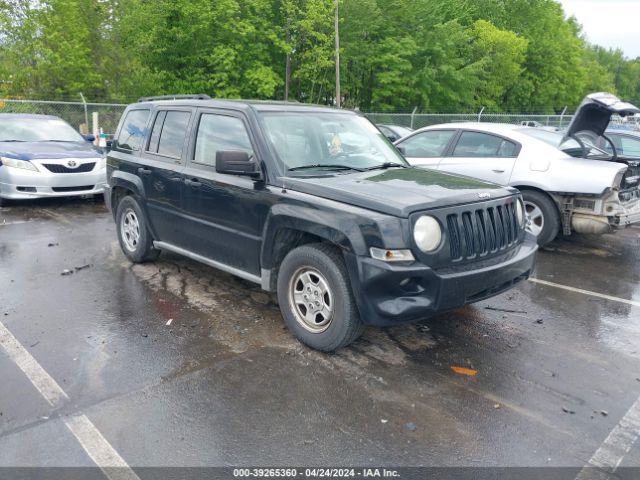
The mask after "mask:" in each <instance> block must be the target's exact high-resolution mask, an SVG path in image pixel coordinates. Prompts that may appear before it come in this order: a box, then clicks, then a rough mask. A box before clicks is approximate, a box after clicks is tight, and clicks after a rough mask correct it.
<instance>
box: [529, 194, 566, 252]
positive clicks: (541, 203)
mask: <svg viewBox="0 0 640 480" xmlns="http://www.w3.org/2000/svg"><path fill="white" fill-rule="evenodd" d="M521 191H522V199H523V200H524V205H525V211H526V212H527V215H528V216H530V222H531V224H530V227H528V229H529V230H530V231H531V230H532V229H533V230H535V232H533V231H532V233H534V234H536V232H537V234H536V240H537V242H538V245H539V246H541V247H544V246H545V245H547V244H548V243H550V242H552V241H553V240H554V239H555V238H556V237H557V236H558V232H559V231H560V212H559V211H558V207H557V206H556V204H555V202H554V201H553V200H552V199H551V197H549V196H548V195H547V194H545V193H543V192H539V191H537V190H526V189H523V190H521ZM532 214H533V216H532Z"/></svg>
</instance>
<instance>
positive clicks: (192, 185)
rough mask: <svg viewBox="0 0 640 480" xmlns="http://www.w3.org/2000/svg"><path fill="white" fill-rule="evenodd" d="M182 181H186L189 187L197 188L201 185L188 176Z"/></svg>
mask: <svg viewBox="0 0 640 480" xmlns="http://www.w3.org/2000/svg"><path fill="white" fill-rule="evenodd" d="M184 183H186V184H187V185H189V186H190V187H193V188H198V187H201V186H202V183H200V182H199V181H197V180H189V179H188V178H186V179H185V180H184Z"/></svg>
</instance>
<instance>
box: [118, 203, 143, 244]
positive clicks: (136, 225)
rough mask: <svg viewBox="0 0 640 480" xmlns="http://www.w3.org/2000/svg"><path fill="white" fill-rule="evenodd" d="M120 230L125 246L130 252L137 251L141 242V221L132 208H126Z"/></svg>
mask: <svg viewBox="0 0 640 480" xmlns="http://www.w3.org/2000/svg"><path fill="white" fill-rule="evenodd" d="M120 232H121V233H122V241H123V242H124V246H125V247H126V248H127V250H129V251H130V252H135V251H136V249H137V248H138V245H139V243H140V222H138V216H137V215H136V212H134V211H133V210H132V209H131V208H128V209H127V210H125V212H124V213H123V214H122V218H121V220H120Z"/></svg>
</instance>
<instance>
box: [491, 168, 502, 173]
mask: <svg viewBox="0 0 640 480" xmlns="http://www.w3.org/2000/svg"><path fill="white" fill-rule="evenodd" d="M492 172H493V173H504V170H500V169H499V168H494V169H493V170H492Z"/></svg>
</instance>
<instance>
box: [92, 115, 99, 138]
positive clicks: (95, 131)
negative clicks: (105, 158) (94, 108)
mask: <svg viewBox="0 0 640 480" xmlns="http://www.w3.org/2000/svg"><path fill="white" fill-rule="evenodd" d="M91 121H92V123H93V136H94V137H96V138H95V140H94V142H93V143H94V144H96V145H98V143H99V141H100V125H99V124H98V112H93V113H92V114H91Z"/></svg>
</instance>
